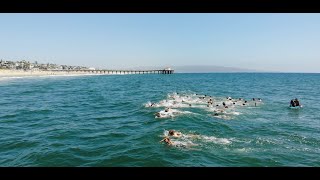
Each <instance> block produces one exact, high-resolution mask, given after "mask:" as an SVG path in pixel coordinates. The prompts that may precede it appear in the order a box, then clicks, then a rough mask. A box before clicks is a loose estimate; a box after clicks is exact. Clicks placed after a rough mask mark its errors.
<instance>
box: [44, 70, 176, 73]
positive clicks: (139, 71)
mask: <svg viewBox="0 0 320 180" xmlns="http://www.w3.org/2000/svg"><path fill="white" fill-rule="evenodd" d="M47 71H53V72H66V73H72V72H75V73H87V74H173V72H174V70H172V69H170V70H167V69H161V70H90V69H85V70H74V69H71V70H47Z"/></svg>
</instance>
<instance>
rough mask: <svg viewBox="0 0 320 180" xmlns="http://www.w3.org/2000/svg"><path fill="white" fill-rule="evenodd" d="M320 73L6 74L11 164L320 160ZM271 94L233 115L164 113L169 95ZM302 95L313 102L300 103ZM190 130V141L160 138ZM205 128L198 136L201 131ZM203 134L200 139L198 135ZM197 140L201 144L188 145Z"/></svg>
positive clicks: (3, 153) (6, 159)
mask: <svg viewBox="0 0 320 180" xmlns="http://www.w3.org/2000/svg"><path fill="white" fill-rule="evenodd" d="M319 82H320V74H302V73H299V74H293V73H292V74H291V73H290V74H289V73H270V74H269V73H212V74H170V75H163V74H144V75H121V76H119V75H113V76H108V75H100V76H43V77H21V78H11V79H10V78H9V79H8V78H7V79H5V80H4V79H2V80H1V81H0V94H1V98H0V107H1V111H0V132H1V136H0V164H1V166H116V167H118V166H152V167H154V166H175V167H177V166H179V167H180V166H317V167H318V166H320V158H319V154H320V133H319V128H320V122H319V121H320V107H319V106H317V104H318V101H319V99H320V94H319V89H320V83H319ZM172 93H184V94H195V93H198V94H206V95H210V96H214V97H218V98H225V97H227V96H231V97H235V98H239V97H241V98H245V99H248V100H251V99H252V98H262V100H263V104H261V105H259V106H257V107H246V108H238V109H237V112H239V114H237V115H234V116H232V119H229V120H228V119H221V118H217V117H214V116H212V113H211V112H210V111H208V110H207V109H205V108H180V109H179V110H181V111H190V112H192V113H183V114H179V115H177V116H175V117H172V118H163V119H157V118H155V116H154V113H156V112H159V111H161V110H163V109H164V108H163V107H155V108H148V107H145V104H146V103H147V102H149V101H150V102H159V101H161V100H165V99H167V97H168V94H172ZM293 98H298V99H300V102H301V104H302V105H303V108H301V109H290V108H288V106H289V102H290V100H291V99H293ZM170 129H175V130H177V131H180V132H182V133H183V134H184V135H185V136H184V137H183V138H180V139H179V138H177V139H173V140H174V141H175V142H177V143H180V144H181V146H167V145H166V144H163V143H160V142H159V141H160V140H161V139H163V137H164V134H165V132H166V131H167V130H170ZM194 135H196V136H194ZM193 137H197V138H193ZM188 143H189V144H196V145H195V146H190V147H189V146H188Z"/></svg>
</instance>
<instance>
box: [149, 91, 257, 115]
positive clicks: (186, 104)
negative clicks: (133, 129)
mask: <svg viewBox="0 0 320 180" xmlns="http://www.w3.org/2000/svg"><path fill="white" fill-rule="evenodd" d="M261 101H262V99H261V98H252V102H249V101H247V100H244V99H243V98H238V99H233V98H232V97H230V96H228V97H226V99H221V98H213V97H212V96H209V95H200V94H188V95H183V94H179V93H173V94H168V99H165V100H161V101H160V102H158V103H151V102H148V103H147V104H146V105H145V106H146V107H165V110H161V111H159V112H157V113H155V118H171V117H174V116H176V115H178V114H181V113H191V112H188V111H179V110H177V109H175V108H190V107H192V108H205V107H207V108H209V109H208V110H209V111H211V110H213V111H214V114H213V116H215V117H218V118H222V119H228V117H227V116H226V114H227V112H229V111H231V112H232V111H233V110H234V108H235V107H236V106H253V105H254V106H257V105H258V103H260V102H261ZM226 111H227V112H226ZM229 114H230V113H229ZM231 114H232V113H231Z"/></svg>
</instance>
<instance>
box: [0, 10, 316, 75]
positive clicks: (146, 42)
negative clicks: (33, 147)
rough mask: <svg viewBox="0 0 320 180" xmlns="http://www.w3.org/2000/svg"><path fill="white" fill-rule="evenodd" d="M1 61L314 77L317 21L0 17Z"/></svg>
mask: <svg viewBox="0 0 320 180" xmlns="http://www.w3.org/2000/svg"><path fill="white" fill-rule="evenodd" d="M0 23H1V28H0V39H1V42H2V43H1V44H0V55H1V56H0V59H4V60H22V59H26V60H30V61H38V62H44V63H45V62H51V63H56V64H66V65H80V66H92V67H98V68H110V69H115V68H133V67H139V66H154V67H168V66H170V67H174V66H180V67H181V66H192V65H195V64H197V65H204V66H222V67H233V68H240V69H251V70H256V71H277V72H280V71H281V72H320V70H319V68H318V67H320V51H319V50H318V47H320V33H319V32H320V14H261V13H259V14H236V13H232V14H155V13H152V14H129V13H126V14H1V15H0Z"/></svg>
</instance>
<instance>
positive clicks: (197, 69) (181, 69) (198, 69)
mask: <svg viewBox="0 0 320 180" xmlns="http://www.w3.org/2000/svg"><path fill="white" fill-rule="evenodd" d="M166 67H169V66H139V67H134V68H127V69H128V70H131V69H132V70H148V69H164V68H166ZM170 67H171V69H174V72H175V73H214V72H221V73H222V72H262V71H259V70H253V69H244V68H234V67H224V66H204V65H197V66H191V65H189V66H170Z"/></svg>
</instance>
